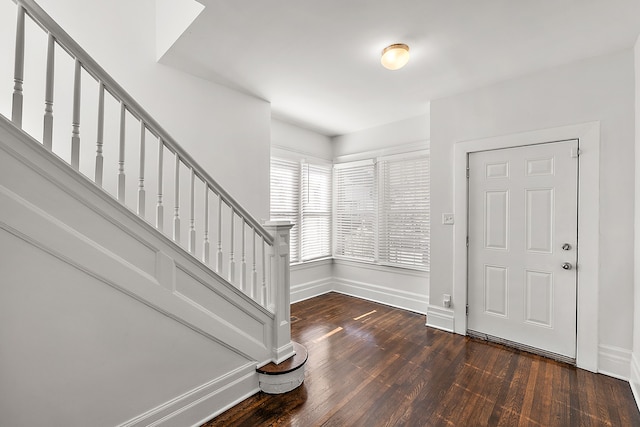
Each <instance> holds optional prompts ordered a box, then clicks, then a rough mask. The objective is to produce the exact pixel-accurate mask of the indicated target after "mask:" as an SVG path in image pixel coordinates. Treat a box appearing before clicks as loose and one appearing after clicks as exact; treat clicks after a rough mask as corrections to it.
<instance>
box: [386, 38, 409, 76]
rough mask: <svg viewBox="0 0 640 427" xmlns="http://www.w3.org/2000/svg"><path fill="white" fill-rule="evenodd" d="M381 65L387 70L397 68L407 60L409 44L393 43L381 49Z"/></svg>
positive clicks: (405, 63)
mask: <svg viewBox="0 0 640 427" xmlns="http://www.w3.org/2000/svg"><path fill="white" fill-rule="evenodd" d="M380 62H381V63H382V66H383V67H384V68H386V69H388V70H399V69H400V68H402V67H404V66H405V65H407V62H409V46H407V45H406V44H404V43H395V44H392V45H390V46H387V47H385V48H384V49H382V58H381V59H380Z"/></svg>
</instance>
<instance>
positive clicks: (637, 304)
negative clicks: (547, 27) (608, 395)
mask: <svg viewBox="0 0 640 427" xmlns="http://www.w3.org/2000/svg"><path fill="white" fill-rule="evenodd" d="M634 59H635V198H634V199H635V228H634V253H635V256H634V260H635V262H634V266H635V267H634V270H635V271H634V298H633V301H634V313H633V314H634V316H633V353H632V356H631V377H630V383H631V390H632V391H633V395H634V397H635V399H636V404H637V405H638V407H640V37H639V38H638V40H637V41H636V45H635V49H634Z"/></svg>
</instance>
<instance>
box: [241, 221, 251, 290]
mask: <svg viewBox="0 0 640 427" xmlns="http://www.w3.org/2000/svg"><path fill="white" fill-rule="evenodd" d="M246 229H247V224H245V222H244V218H243V219H242V263H241V264H240V286H241V289H242V292H244V293H245V294H249V290H248V289H247V255H246V248H245V243H246V240H245V232H246Z"/></svg>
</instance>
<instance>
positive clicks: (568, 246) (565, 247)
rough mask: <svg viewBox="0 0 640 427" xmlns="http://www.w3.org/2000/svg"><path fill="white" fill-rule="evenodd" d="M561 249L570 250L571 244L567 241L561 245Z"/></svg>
mask: <svg viewBox="0 0 640 427" xmlns="http://www.w3.org/2000/svg"><path fill="white" fill-rule="evenodd" d="M562 250H563V251H570V250H571V245H570V244H568V243H565V244H564V245H562Z"/></svg>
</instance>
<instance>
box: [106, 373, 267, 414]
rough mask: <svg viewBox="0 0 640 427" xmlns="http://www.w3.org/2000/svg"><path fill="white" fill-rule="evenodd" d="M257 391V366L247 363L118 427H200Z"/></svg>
mask: <svg viewBox="0 0 640 427" xmlns="http://www.w3.org/2000/svg"><path fill="white" fill-rule="evenodd" d="M258 391H259V388H258V374H257V372H256V367H255V364H253V363H248V364H246V365H244V366H242V367H240V368H238V369H236V370H235V371H233V372H231V373H229V374H227V375H225V376H223V377H221V378H217V379H215V380H213V381H210V382H208V383H206V384H203V385H201V386H199V387H196V388H194V389H193V390H190V391H188V392H186V393H184V394H183V395H181V396H178V397H176V398H175V399H172V400H170V401H168V402H165V403H163V404H162V405H160V406H158V407H156V408H153V409H151V410H150V411H148V412H145V413H144V414H141V415H139V416H137V417H135V418H133V419H131V420H129V421H127V422H125V423H123V424H120V425H119V426H118V427H142V426H169V425H171V426H174V425H184V426H187V425H193V426H200V425H202V424H203V423H204V422H206V421H208V420H210V419H212V418H214V417H215V416H217V415H219V414H221V413H223V412H224V411H226V410H227V409H229V408H231V407H232V406H234V405H236V404H238V403H240V402H241V401H243V400H245V399H246V398H247V397H249V396H252V395H254V394H255V393H257V392H258ZM238 396H240V397H238Z"/></svg>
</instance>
